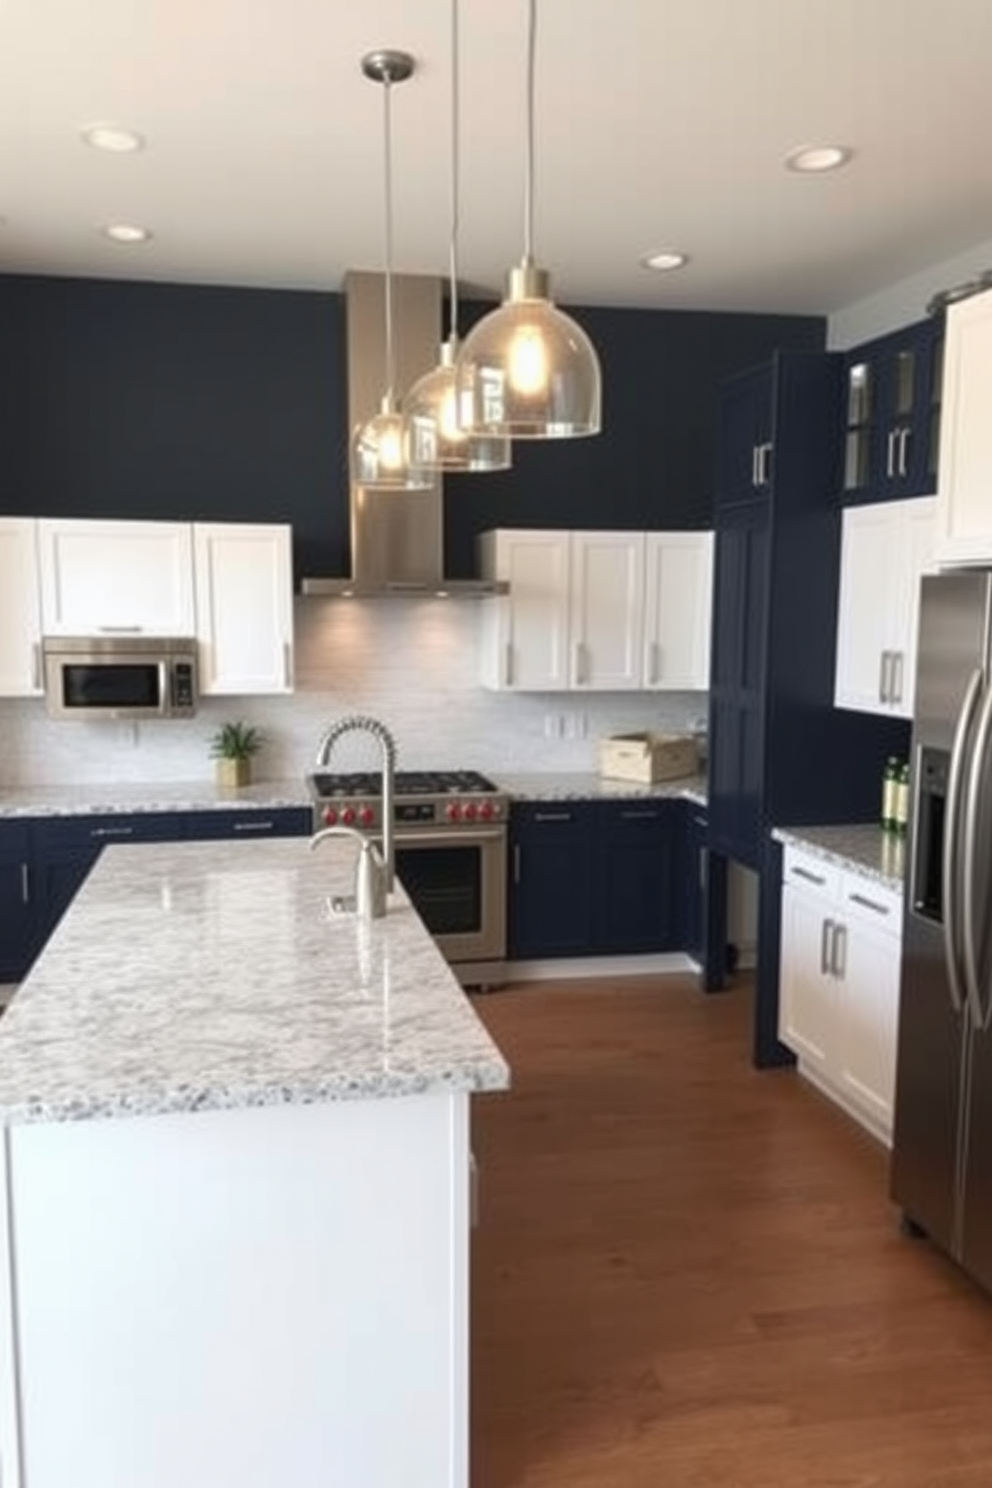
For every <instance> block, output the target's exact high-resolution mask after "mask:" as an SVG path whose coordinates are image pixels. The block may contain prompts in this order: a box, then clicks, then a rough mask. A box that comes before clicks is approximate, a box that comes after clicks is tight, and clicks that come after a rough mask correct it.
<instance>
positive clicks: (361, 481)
mask: <svg viewBox="0 0 992 1488" xmlns="http://www.w3.org/2000/svg"><path fill="white" fill-rule="evenodd" d="M413 67H414V63H413V58H412V57H411V56H410V55H409V54H408V53H407V52H396V51H389V50H385V49H382V50H380V51H375V52H369V53H368V54H367V55H366V56H364V57H363V58H362V72H363V73H364V74H365V76H366V77H367V78H369V79H370V80H371V81H372V82H374V83H381V84H382V91H383V134H384V141H385V148H384V159H385V169H384V172H383V174H384V178H385V207H386V210H385V268H386V274H385V279H386V283H385V308H386V390H385V392H384V393H383V395H382V403H381V406H380V409H379V412H378V413H377V414H375V415H373V417H372V418H370V419H369V420H368V421H367V422H366V423H364V424H361V425H359V428H358V430H357V432H356V434H355V437H354V441H353V443H352V474H353V477H354V480H355V484H356V485H359V486H365V487H367V488H368V489H369V490H383V491H423V490H428V489H429V488H430V487H431V486H432V485H433V484H434V475H433V472H432V470H431V462H432V461H433V460H434V458H435V455H436V449H437V426H436V425H435V424H434V423H433V422H432V421H431V420H430V419H425V418H419V417H410V416H408V415H407V414H405V413H403V412H402V411H401V410H400V407H399V405H398V403H397V401H396V357H395V353H394V350H393V161H392V112H391V107H390V105H391V94H392V88H393V85H394V83H402V82H405V81H406V79H407V78H408V77H410V76H412V74H413Z"/></svg>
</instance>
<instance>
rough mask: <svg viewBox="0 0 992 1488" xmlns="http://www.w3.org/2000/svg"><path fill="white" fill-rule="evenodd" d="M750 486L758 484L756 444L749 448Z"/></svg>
mask: <svg viewBox="0 0 992 1488" xmlns="http://www.w3.org/2000/svg"><path fill="white" fill-rule="evenodd" d="M751 484H752V486H756V485H757V484H758V446H757V445H756V444H752V446H751Z"/></svg>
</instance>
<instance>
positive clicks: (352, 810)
mask: <svg viewBox="0 0 992 1488" xmlns="http://www.w3.org/2000/svg"><path fill="white" fill-rule="evenodd" d="M394 784H395V790H394V806H393V822H394V824H395V826H396V829H397V834H398V837H399V836H401V835H402V833H403V831H404V829H407V830H411V829H413V830H415V829H416V828H418V827H431V828H432V829H433V830H435V831H438V830H450V831H452V832H464V831H466V830H470V829H473V828H477V827H478V826H479V825H480V824H483V825H487V826H493V825H503V824H504V823H505V822H506V817H507V807H508V801H507V797H506V795H505V793H504V792H502V791H501V790H500V789H499V788H498V786H496V785H494V784H493V782H492V781H491V780H489V779H487V778H486V776H485V775H480V774H479V773H478V772H477V771H475V770H397V771H396V775H395V778H394ZM307 786H308V788H309V791H310V796H311V799H312V800H313V803H314V824H315V827H318V828H319V827H321V826H336V825H338V824H341V825H342V826H346V827H350V826H356V827H361V828H363V829H364V830H366V831H371V832H374V831H376V830H377V829H379V828H381V826H382V780H381V777H380V775H379V774H378V772H375V771H369V772H367V773H366V772H351V773H346V774H341V773H336V772H333V771H317V772H316V773H314V774H313V775H310V776H308V777H307Z"/></svg>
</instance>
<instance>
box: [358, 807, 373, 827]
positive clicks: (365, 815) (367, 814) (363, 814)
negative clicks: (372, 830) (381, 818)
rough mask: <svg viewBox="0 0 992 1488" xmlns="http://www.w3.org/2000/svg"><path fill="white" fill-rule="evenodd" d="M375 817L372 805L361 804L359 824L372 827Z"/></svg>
mask: <svg viewBox="0 0 992 1488" xmlns="http://www.w3.org/2000/svg"><path fill="white" fill-rule="evenodd" d="M374 818H375V813H374V811H373V810H372V807H371V806H361V807H360V808H359V811H358V821H359V825H360V826H363V827H370V826H371V825H372V822H373V820H374Z"/></svg>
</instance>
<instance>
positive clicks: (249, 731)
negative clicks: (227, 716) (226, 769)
mask: <svg viewBox="0 0 992 1488" xmlns="http://www.w3.org/2000/svg"><path fill="white" fill-rule="evenodd" d="M263 742H264V741H263V739H262V735H261V733H260V732H259V730H258V729H257V728H255V727H253V726H252V725H251V724H247V723H244V722H242V721H240V720H239V721H237V722H235V723H225V724H222V725H221V727H220V728H219V729H218V730H217V732H216V733H215V734H214V736H213V738H212V739H211V740H210V756H211V758H212V759H230V760H248V759H251V757H252V755H253V754H257V753H258V751H259V750H260V749H261V747H262V744H263Z"/></svg>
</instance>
